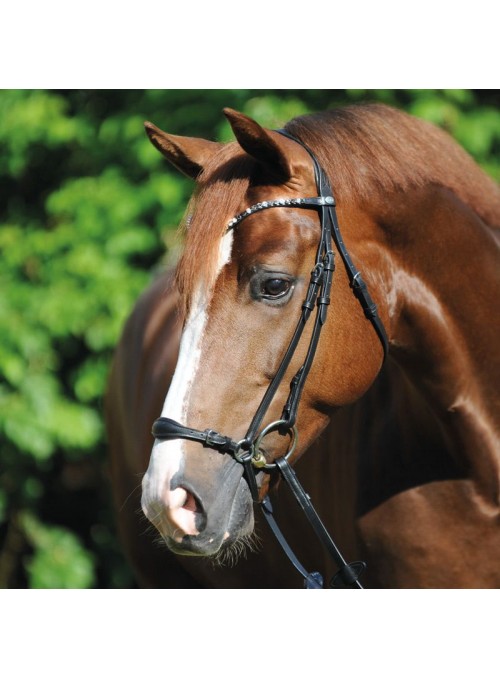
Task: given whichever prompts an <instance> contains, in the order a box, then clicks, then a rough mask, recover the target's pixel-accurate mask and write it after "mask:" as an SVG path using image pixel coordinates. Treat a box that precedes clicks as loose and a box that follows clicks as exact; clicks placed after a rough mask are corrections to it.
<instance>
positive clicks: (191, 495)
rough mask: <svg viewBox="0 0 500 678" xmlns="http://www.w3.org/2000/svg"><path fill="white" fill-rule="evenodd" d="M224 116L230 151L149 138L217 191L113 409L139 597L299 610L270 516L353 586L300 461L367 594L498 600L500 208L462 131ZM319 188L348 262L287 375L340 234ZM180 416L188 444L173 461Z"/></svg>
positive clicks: (322, 118) (198, 208) (116, 488)
mask: <svg viewBox="0 0 500 678" xmlns="http://www.w3.org/2000/svg"><path fill="white" fill-rule="evenodd" d="M224 114H225V116H226V118H227V119H228V121H229V123H230V125H231V128H232V130H233V133H234V136H235V141H232V142H229V143H227V144H220V143H217V142H214V141H208V140H204V139H198V138H191V137H180V136H176V135H173V134H167V133H166V132H164V131H162V130H160V129H159V128H158V127H156V126H155V125H154V124H152V123H149V122H148V123H145V127H146V132H147V135H148V137H149V139H150V140H151V142H152V143H153V144H154V146H155V147H156V148H157V149H158V150H159V151H160V152H161V153H162V154H163V155H164V156H165V157H166V159H167V160H168V161H169V162H170V163H171V164H172V165H173V166H174V167H175V168H176V169H177V170H179V171H181V172H183V173H184V174H185V175H187V176H188V177H190V178H191V179H193V180H195V182H196V189H195V192H194V194H193V198H192V200H191V202H190V204H189V206H188V209H187V216H186V218H185V223H184V224H183V239H184V243H183V251H182V253H181V256H180V259H179V261H178V264H177V266H176V268H175V270H173V271H171V270H168V271H165V272H164V273H162V274H161V275H160V276H159V277H158V278H157V279H156V280H155V281H154V282H153V284H152V285H151V287H150V288H149V289H148V290H146V291H145V292H144V294H143V295H142V297H141V298H140V299H139V301H138V302H137V304H136V307H135V308H134V310H133V312H132V314H131V316H130V317H129V319H128V321H127V323H126V326H125V328H124V331H123V335H122V338H121V340H120V342H119V344H118V346H117V350H116V353H115V356H114V360H113V364H112V368H111V372H110V378H109V385H108V392H107V398H106V421H107V431H108V440H109V448H110V473H111V482H112V487H113V493H114V498H115V503H116V507H117V512H116V515H117V521H118V528H119V531H120V535H121V540H122V543H123V545H124V548H125V550H126V553H127V556H128V558H129V560H130V563H131V564H132V566H133V568H134V571H135V573H136V575H137V580H138V583H139V585H140V586H143V587H146V588H197V587H199V588H296V587H300V586H301V585H302V579H301V576H300V575H299V573H298V572H297V571H295V569H294V568H293V567H292V566H291V565H290V562H289V560H288V559H287V556H286V554H285V553H284V551H283V549H282V547H281V545H280V544H279V543H278V540H277V539H276V538H275V534H274V533H273V531H272V530H271V529H270V527H269V525H268V523H267V521H266V520H264V519H263V516H262V514H261V513H260V512H259V511H256V510H255V508H256V507H257V506H258V504H259V503H262V502H264V501H265V499H266V497H267V498H270V497H272V499H273V503H274V516H275V518H276V520H277V521H278V522H279V525H280V528H281V530H282V534H284V535H285V537H286V539H287V540H288V543H289V545H290V547H291V549H292V550H293V551H294V553H295V554H296V556H297V558H298V559H299V560H300V561H301V562H303V564H304V567H305V569H306V570H308V571H312V570H315V571H320V572H321V573H322V575H323V576H324V577H325V578H327V579H328V581H330V580H331V579H332V578H333V577H334V575H335V572H336V570H337V566H336V564H335V563H333V562H332V559H331V557H330V554H329V553H327V552H326V550H325V549H324V547H323V544H322V543H320V541H318V540H317V539H315V537H314V534H313V533H312V532H311V528H310V525H309V524H308V522H307V521H306V520H305V518H304V516H303V514H302V512H301V511H300V508H299V506H298V504H297V500H296V497H295V496H293V495H292V493H290V492H289V490H288V488H287V487H286V485H285V484H284V482H283V478H282V475H281V474H280V472H279V470H278V467H279V469H281V463H280V460H283V459H287V463H289V464H290V465H292V466H293V469H294V472H295V474H296V477H297V478H299V479H300V481H301V483H302V484H303V487H304V488H305V490H306V492H307V497H308V498H310V501H311V503H312V505H313V506H314V507H315V510H316V512H317V514H318V515H319V516H320V518H321V520H322V521H323V524H324V526H325V529H326V530H327V531H328V532H329V533H330V534H332V535H334V536H335V539H336V542H337V543H338V544H339V546H340V549H341V550H342V551H343V552H345V554H346V556H347V558H348V559H357V560H360V561H363V562H364V563H366V565H367V567H366V570H365V571H364V572H363V574H362V576H361V579H362V582H363V585H364V586H367V587H371V588H492V587H497V586H498V585H499V584H500V571H499V568H498V565H497V564H498V562H499V561H500V533H499V529H498V528H499V520H500V512H499V508H500V492H499V490H500V487H499V485H500V418H499V413H500V345H499V343H498V337H499V336H500V316H499V314H498V313H497V312H496V311H495V309H498V293H499V291H500V266H499V264H500V256H499V254H500V253H499V245H500V236H499V228H500V191H499V187H498V186H497V185H496V183H495V182H494V181H493V180H492V179H491V178H490V177H488V176H487V175H486V174H485V173H484V171H483V170H482V169H481V168H480V167H479V166H478V165H477V164H476V163H475V161H474V160H473V159H472V158H471V157H470V156H469V155H468V154H467V153H466V152H465V151H464V150H463V149H462V148H461V147H460V145H459V144H458V143H456V142H455V141H454V140H453V139H452V138H451V137H450V136H449V135H448V134H447V133H446V132H445V131H443V130H441V129H439V128H438V127H436V126H434V125H432V124H430V123H428V122H426V121H423V120H420V119H418V118H415V117H413V116H410V115H409V114H407V113H405V112H403V111H400V110H397V109H395V108H392V107H388V106H385V105H381V104H363V105H354V106H347V107H342V108H337V109H333V110H329V111H325V112H321V113H314V114H307V115H304V116H300V117H297V118H295V119H293V120H291V121H289V122H288V123H287V124H286V125H285V127H284V130H271V129H267V128H265V127H263V126H261V125H260V124H259V123H258V122H257V121H255V120H254V119H252V118H250V117H248V116H246V115H245V114H243V113H240V112H237V111H234V110H232V109H224ZM318 167H319V168H320V171H321V172H322V173H323V175H324V177H325V181H326V182H327V183H328V182H329V184H330V186H331V188H332V189H333V193H332V202H333V203H334V204H335V209H336V212H335V218H338V225H339V228H340V231H341V239H340V243H341V244H339V242H338V241H337V240H336V241H335V242H334V243H333V245H332V246H331V248H330V249H329V248H328V247H327V250H328V251H329V252H330V255H329V256H331V258H333V260H334V261H335V263H334V264H332V266H331V267H330V269H331V270H330V273H329V275H330V277H331V280H330V283H331V290H330V293H329V295H325V294H322V293H321V292H320V295H319V296H320V297H321V298H322V301H321V300H320V298H319V297H316V298H315V299H314V303H311V304H309V305H310V306H311V308H312V307H313V306H314V307H315V308H316V306H317V307H318V309H319V308H320V303H321V304H324V305H325V309H326V307H328V315H327V316H326V317H325V319H324V323H323V325H322V333H321V337H320V338H319V339H318V338H317V337H316V339H315V326H313V325H311V324H306V325H304V328H303V331H302V335H301V337H300V340H299V341H298V342H297V345H296V346H295V347H294V348H295V350H294V352H293V354H292V355H291V356H288V358H287V361H285V364H284V362H283V360H284V358H283V356H284V355H285V353H286V351H287V347H289V345H290V341H291V337H292V336H293V335H294V328H295V327H296V324H297V320H298V318H299V317H301V313H303V311H302V310H301V309H303V308H304V304H305V306H307V305H308V302H307V298H308V295H309V292H310V288H311V285H312V284H313V282H310V280H312V278H313V277H314V276H313V273H311V271H313V272H314V271H315V270H316V266H315V262H316V264H317V262H318V255H317V252H318V240H319V239H320V238H321V237H322V234H323V222H322V218H323V216H324V210H325V209H327V208H326V207H325V206H324V204H323V206H322V207H318V204H319V203H318V200H320V198H319V197H318V183H317V179H318V178H317V170H318ZM315 175H316V176H315ZM302 198H309V199H310V200H311V202H310V203H309V204H308V205H303V204H302V205H301V204H300V202H299V200H300V199H302ZM314 200H316V202H314ZM271 207H272V209H271ZM268 208H269V209H268ZM328 209H332V208H331V206H330V207H328ZM322 215H323V216H322ZM339 237H340V236H339ZM342 247H343V248H344V250H345V251H346V252H348V257H349V260H350V261H351V263H352V262H354V264H353V266H355V268H356V271H358V270H359V271H362V273H363V279H364V281H365V282H364V284H365V287H366V288H367V289H369V291H370V295H371V296H369V297H368V298H369V301H370V304H368V306H369V307H370V309H369V312H367V307H366V304H365V305H363V303H359V302H360V299H359V298H357V297H359V295H357V294H354V293H353V292H356V289H355V282H356V280H354V281H353V276H352V275H350V270H349V266H348V262H347V263H346V259H345V257H344V253H343V252H342V251H341V249H342ZM315 253H316V254H315ZM315 256H316V258H315ZM322 262H323V259H322V260H321V261H320V267H321V276H323V277H322V278H321V280H324V279H325V276H327V273H328V271H327V270H324V269H328V266H326V267H325V266H324V265H323V263H322ZM333 269H334V272H333ZM318 280H319V276H318ZM316 282H318V281H316ZM318 284H319V283H318ZM327 296H328V298H327ZM304 299H306V302H305V301H304ZM375 309H376V311H375ZM319 313H320V311H319V310H318V314H319ZM370 313H371V315H370ZM375 315H376V317H377V318H378V319H379V322H380V327H381V328H383V330H378V329H377V327H376V324H375V323H374V321H373V318H374V316H375ZM370 320H371V322H370ZM382 331H383V332H384V334H385V335H386V338H387V342H386V345H385V344H384V341H382V340H381V332H382ZM316 340H317V341H316ZM314 341H315V342H316V345H315V353H314V356H313V359H312V360H309V362H308V358H307V355H308V352H309V350H310V346H311V342H314ZM306 363H307V370H306V371H307V372H308V374H307V378H304V379H303V378H302V377H301V376H300V375H301V366H302V367H303V366H304V364H306ZM280 366H281V372H282V374H281V375H280V377H281V378H280V380H279V383H278V381H277V380H276V375H277V372H279V371H280ZM297 375H299V376H297ZM297 379H298V380H299V381H300V394H299V396H297V398H296V399H295V400H296V402H295V412H294V417H293V421H290V422H289V423H288V424H287V423H286V421H287V419H286V417H285V418H283V417H284V415H283V412H284V411H285V410H286V407H285V410H284V409H283V407H284V404H288V405H289V404H290V399H292V400H293V399H294V398H291V393H292V390H293V386H292V385H293V383H296V382H297ZM271 384H272V385H273V386H272V388H271V387H270V385H271ZM270 389H271V391H272V392H271V395H270V396H269V397H267V400H266V393H269V391H270ZM294 397H295V396H294ZM263 399H264V400H265V401H266V407H265V408H263V407H262V402H263ZM292 409H293V408H292ZM289 410H290V407H288V411H289ZM256 412H260V415H259V416H257V415H256ZM160 413H161V418H160V419H159V420H158V421H160V423H161V422H162V421H164V422H165V421H166V422H167V424H168V427H170V428H169V429H168V431H167V433H166V434H165V435H163V436H162V435H161V433H160V434H158V433H157V434H156V439H155V440H154V443H153V438H152V436H151V426H152V423H153V421H154V420H155V419H157V418H158V415H159V414H160ZM256 419H257V423H256V425H255V426H254V427H253V430H252V426H250V429H249V428H248V427H249V424H250V422H252V421H255V420H256ZM168 427H167V428H168ZM158 430H159V429H158ZM249 430H252V434H251V435H250V436H249V435H248V431H249ZM176 432H180V433H178V435H176ZM186 432H187V433H186ZM215 432H219V433H215ZM257 435H258V436H259V437H258V443H257V445H255V437H256V436H257ZM200 436H201V437H203V436H205V443H206V444H203V442H202V440H201V438H200ZM217 436H219V438H217ZM219 439H223V440H224V441H226V442H225V443H224V445H225V447H224V445H222V444H221V445H220V446H219V447H217V446H216V445H215V442H214V441H215V440H219ZM292 439H293V440H292ZM228 441H229V442H228ZM200 442H202V444H200ZM292 442H293V445H292ZM257 457H259V459H260V461H261V462H262V463H261V464H259V465H257V463H255V465H254V466H253V467H252V466H251V465H250V461H251V462H252V463H254V462H256V461H257ZM249 460H250V461H249ZM141 486H142V494H141ZM141 502H142V506H141ZM155 535H156V536H155Z"/></svg>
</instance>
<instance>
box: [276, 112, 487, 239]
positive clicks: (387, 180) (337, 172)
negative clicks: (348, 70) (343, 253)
mask: <svg viewBox="0 0 500 678" xmlns="http://www.w3.org/2000/svg"><path fill="white" fill-rule="evenodd" d="M285 129H286V130H287V132H289V133H290V134H292V135H294V136H298V137H299V138H300V139H301V140H302V141H304V142H305V143H306V144H307V145H309V146H310V148H311V150H313V151H314V153H315V154H316V156H317V158H318V160H319V162H320V164H322V165H323V167H324V169H325V171H326V172H327V174H329V176H330V179H331V182H332V186H333V190H334V193H335V194H336V197H337V199H338V202H341V201H344V202H346V203H347V202H353V201H356V202H358V203H359V202H360V201H364V202H368V201H371V200H373V199H374V198H375V199H378V198H380V199H382V200H385V201H387V197H388V195H390V194H391V193H392V192H393V191H405V190H408V189H411V188H417V187H422V186H425V185H429V184H436V185H439V186H443V187H446V188H449V189H450V190H451V191H453V193H455V194H456V195H457V197H458V198H460V200H462V201H463V202H464V203H466V204H467V205H469V206H470V207H471V208H472V209H473V210H474V211H475V212H476V213H477V214H478V215H479V216H480V217H481V219H482V220H483V221H484V222H485V223H486V224H488V225H489V226H491V227H493V228H500V188H499V186H498V184H496V183H495V182H494V181H493V179H491V178H490V177H489V176H488V175H487V174H486V173H485V172H484V171H483V170H482V169H481V168H480V167H479V165H477V163H476V162H475V161H474V160H473V159H472V158H471V156H470V155H469V154H468V153H467V152H466V151H465V150H464V149H463V148H462V147H461V146H460V145H459V144H458V143H457V142H456V141H455V140H454V139H453V138H452V137H451V136H450V135H449V134H448V133H447V132H445V131H444V130H442V129H440V128H439V127H436V126H435V125H433V124H431V123H429V122H427V121H425V120H421V119H420V118H415V117H413V116H411V115H409V114H408V113H405V112H403V111H400V110H397V109H395V108H391V107H389V106H385V105H384V104H361V105H352V106H346V107H344V108H338V109H333V110H331V111H326V112H324V113H317V114H310V115H304V116H300V117H298V118H295V119H293V120H291V121H290V122H289V123H287V125H286V126H285Z"/></svg>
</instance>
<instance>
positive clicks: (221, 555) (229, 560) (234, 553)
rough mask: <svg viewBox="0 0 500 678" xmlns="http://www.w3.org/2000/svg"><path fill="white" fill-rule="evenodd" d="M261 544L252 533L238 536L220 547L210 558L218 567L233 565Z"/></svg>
mask: <svg viewBox="0 0 500 678" xmlns="http://www.w3.org/2000/svg"><path fill="white" fill-rule="evenodd" d="M260 546H261V540H260V539H259V537H258V536H257V535H256V534H255V533H253V534H250V535H247V536H245V537H239V538H238V539H236V540H235V541H234V542H232V543H231V544H229V546H224V547H223V548H221V549H220V550H219V551H218V552H217V553H216V554H215V555H214V556H212V558H211V560H212V561H213V563H214V565H217V566H220V567H234V566H235V565H236V564H237V562H238V560H240V558H246V557H247V555H248V553H255V552H257V551H258V550H259V548H260Z"/></svg>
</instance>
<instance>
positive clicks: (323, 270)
mask: <svg viewBox="0 0 500 678" xmlns="http://www.w3.org/2000/svg"><path fill="white" fill-rule="evenodd" d="M279 132H280V134H282V135H283V136H285V137H288V138H289V139H292V140H293V141H295V142H296V143H298V144H300V145H301V146H302V147H303V148H304V149H305V150H306V151H307V152H308V153H309V155H310V156H311V159H312V161H313V166H314V176H315V181H316V188H317V193H318V195H317V196H316V197H313V198H291V199H279V200H272V201H265V202H259V203H257V204H255V205H252V206H251V207H249V208H248V209H246V210H245V211H244V212H242V213H241V214H238V215H237V216H236V217H234V218H233V219H231V221H230V222H229V224H228V227H227V230H228V231H229V230H232V229H234V228H236V227H237V226H239V225H240V224H241V222H242V221H243V220H244V219H246V218H247V217H249V216H251V215H252V214H255V213H256V212H260V211H263V210H267V209H272V208H277V207H279V208H283V207H285V208H301V209H315V210H317V211H318V212H319V216H320V222H321V235H320V240H319V244H318V248H317V252H316V258H315V264H314V268H313V270H312V272H311V278H310V282H309V287H308V289H307V293H306V297H305V300H304V303H303V304H302V310H301V315H300V318H299V322H298V324H297V326H296V328H295V332H294V334H293V336H292V339H291V341H290V344H289V346H288V348H287V350H286V353H285V355H284V356H283V359H282V361H281V363H280V365H279V367H278V369H277V371H276V374H275V375H274V377H273V379H272V380H271V382H270V384H269V386H268V388H267V390H266V393H265V394H264V397H263V398H262V401H261V403H260V405H259V407H258V408H257V411H256V412H255V415H254V417H253V419H252V421H251V423H250V426H249V428H248V431H247V433H246V435H245V437H244V438H243V439H242V440H240V441H238V442H237V441H234V440H232V439H231V438H229V437H227V436H224V435H221V434H219V433H216V432H215V431H213V430H211V429H206V430H204V431H199V430H197V429H192V428H188V427H186V426H183V425H182V424H179V423H178V422H176V421H174V420H173V419H168V418H166V417H160V418H159V419H157V420H156V421H155V422H154V424H153V429H152V433H153V435H154V437H155V438H156V439H157V440H173V439H175V438H184V439H185V440H192V441H195V442H198V443H201V444H202V445H203V446H204V447H210V448H213V449H216V450H218V451H220V452H226V453H229V454H231V455H232V456H233V457H234V459H235V460H236V461H237V462H239V463H241V464H242V465H243V467H244V474H245V478H246V480H247V483H248V485H249V488H250V491H251V493H252V497H253V500H254V501H255V502H257V503H260V505H261V507H262V510H263V513H264V516H265V517H266V519H267V521H268V523H269V525H270V527H271V529H272V530H273V532H274V534H275V536H276V538H277V539H278V541H279V543H280V544H281V546H282V547H283V549H284V550H285V553H286V554H287V556H288V557H289V559H290V560H291V562H292V564H293V565H294V567H296V569H297V570H298V571H299V572H300V573H301V574H302V575H303V576H304V578H305V586H306V588H322V586H323V580H322V577H321V575H320V574H319V573H317V572H313V573H308V572H307V571H306V570H305V568H303V566H302V565H301V564H300V563H299V561H298V560H297V558H296V557H295V555H294V554H293V552H292V551H291V549H290V547H289V545H288V544H287V542H286V540H285V538H284V536H283V534H282V533H281V531H280V530H279V528H278V526H277V524H276V522H275V520H274V518H273V511H272V506H271V502H270V499H269V497H268V496H266V497H265V499H264V500H263V501H262V502H259V491H258V487H257V481H256V477H255V469H264V470H269V471H270V470H273V469H277V470H278V471H279V472H280V473H281V475H282V477H283V478H284V480H285V481H286V482H287V484H288V485H289V487H290V489H291V490H292V492H293V494H294V496H295V498H296V500H297V502H298V503H299V505H300V507H301V508H302V510H303V511H304V512H305V515H306V517H307V518H308V520H309V522H310V523H311V525H312V527H313V529H314V531H315V532H316V534H317V536H318V538H319V539H320V541H321V542H322V544H323V545H324V547H325V548H326V549H327V551H328V552H329V553H330V555H331V556H332V558H333V559H334V561H335V562H336V563H337V565H338V566H339V571H338V573H337V574H336V575H335V577H334V578H333V579H332V582H331V583H330V586H331V587H333V588H363V587H362V586H361V584H360V582H359V576H360V574H361V572H362V570H363V569H364V567H365V565H364V563H360V562H356V563H351V564H348V563H347V562H346V561H345V560H344V558H343V557H342V555H341V554H340V552H339V550H338V548H337V547H336V545H335V544H334V542H333V540H332V539H331V537H330V535H329V534H328V532H327V531H326V529H325V527H324V525H323V523H322V522H321V520H320V518H319V516H318V514H317V513H316V511H315V509H314V507H313V506H312V504H311V501H310V499H309V496H308V495H307V494H306V493H305V492H304V490H303V488H302V487H301V485H300V484H299V482H298V480H297V477H296V475H295V472H294V471H293V469H292V468H291V466H290V465H289V463H288V458H289V457H291V455H292V453H293V451H294V449H295V446H296V443H297V436H298V434H297V427H296V419H297V409H298V406H299V402H300V398H301V395H302V391H303V388H304V385H305V382H306V379H307V376H308V374H309V371H310V369H311V366H312V363H313V360H314V356H315V353H316V348H317V346H318V341H319V337H320V334H321V330H322V328H323V325H324V324H325V321H326V316H327V311H328V306H329V304H330V290H331V285H332V279H333V273H334V271H335V253H334V251H333V249H332V243H335V246H336V248H337V250H338V253H339V254H340V257H341V258H342V261H343V262H344V266H345V269H346V271H347V275H348V277H349V282H350V286H351V288H352V290H353V292H354V294H355V296H356V298H357V299H358V300H359V302H360V304H361V306H362V308H363V311H364V313H365V316H366V318H367V319H368V320H369V321H370V322H371V323H372V325H373V327H374V329H375V332H376V333H377V335H378V337H379V339H380V341H381V343H382V348H383V351H384V359H385V358H386V356H387V352H388V339H387V334H386V332H385V329H384V326H383V324H382V322H381V320H380V318H379V316H378V313H377V307H376V304H375V303H374V302H373V300H372V298H371V296H370V294H369V292H368V289H367V287H366V283H365V282H364V280H363V278H362V276H361V273H360V271H359V270H358V269H357V268H356V266H355V265H354V263H353V262H352V260H351V257H350V256H349V253H348V251H347V249H346V246H345V244H344V241H343V240H342V235H341V233H340V229H339V224H338V220H337V214H336V211H335V198H334V197H333V192H332V189H331V186H330V182H329V180H328V177H327V175H326V173H325V172H324V170H323V169H322V167H321V166H320V164H319V163H318V161H317V159H316V157H315V156H314V154H313V153H312V151H311V150H310V149H309V148H308V147H307V146H306V145H305V144H303V143H302V142H301V141H300V140H299V139H297V138H295V137H293V136H291V135H290V134H288V133H287V132H285V131H284V130H279ZM315 306H316V317H315V321H314V327H313V331H312V335H311V339H310V342H309V348H308V351H307V354H306V357H305V359H304V362H303V364H302V366H301V367H300V369H299V370H298V372H297V373H296V375H295V376H294V377H293V379H292V381H291V383H290V393H289V395H288V398H287V401H286V403H285V406H284V408H283V411H282V414H281V418H280V419H279V420H278V421H275V422H272V423H271V424H269V425H268V426H266V427H265V428H264V429H263V430H262V431H261V432H260V434H258V431H259V428H260V426H261V424H262V421H263V419H264V417H265V414H266V412H267V410H268V409H269V407H270V405H271V403H272V401H273V398H274V396H275V394H276V391H277V390H278V388H279V385H280V384H281V382H282V380H283V378H284V376H285V373H286V370H287V368H288V366H289V364H290V362H291V360H292V358H293V355H294V353H295V350H296V348H297V346H298V344H299V341H300V338H301V336H302V333H303V330H304V327H305V325H306V323H307V321H308V320H309V317H310V316H311V313H312V311H313V310H314V307H315ZM273 431H277V432H278V433H280V434H281V435H289V436H290V446H289V449H288V450H287V452H286V454H285V455H284V456H283V457H281V458H280V459H276V460H275V461H274V463H268V461H267V459H266V457H265V456H264V453H263V452H262V450H261V443H262V440H263V438H264V437H265V436H266V435H268V434H269V433H271V432H273Z"/></svg>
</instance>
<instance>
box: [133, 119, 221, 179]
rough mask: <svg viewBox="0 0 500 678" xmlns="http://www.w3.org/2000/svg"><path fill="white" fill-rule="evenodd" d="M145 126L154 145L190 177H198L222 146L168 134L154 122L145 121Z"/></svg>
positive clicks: (203, 140)
mask: <svg viewBox="0 0 500 678" xmlns="http://www.w3.org/2000/svg"><path fill="white" fill-rule="evenodd" d="M144 128H145V130H146V134H147V135H148V137H149V139H150V141H151V143H152V144H153V146H155V147H156V148H157V149H158V150H159V151H160V153H162V154H163V155H164V156H165V157H166V158H167V160H169V161H170V162H171V163H172V165H174V167H176V168H177V169H178V170H180V171H181V172H182V173H183V174H186V175H187V176H188V177H189V178H190V179H196V177H197V176H198V175H199V174H200V172H201V171H202V170H203V168H204V166H205V164H206V163H207V161H208V160H209V159H210V158H211V157H212V156H213V155H214V154H215V153H217V151H218V150H219V149H220V148H221V146H222V144H219V143H217V142H215V141H207V140H206V139H196V138H194V137H180V136H176V135H175V134H167V133H166V132H163V130H161V129H160V128H159V127H156V125H153V123H152V122H145V123H144Z"/></svg>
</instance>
